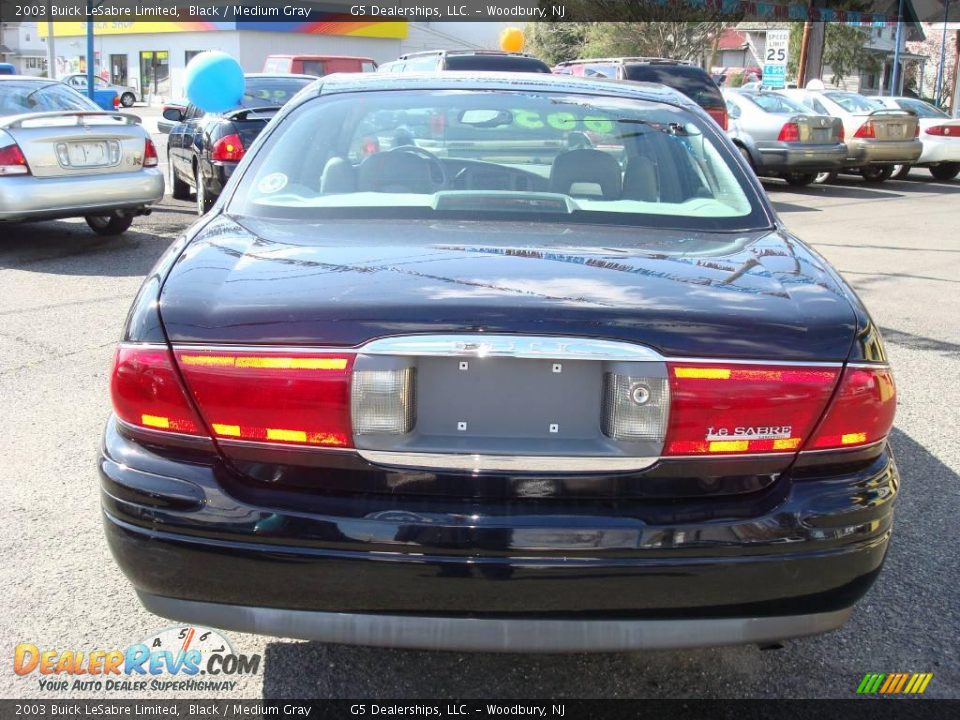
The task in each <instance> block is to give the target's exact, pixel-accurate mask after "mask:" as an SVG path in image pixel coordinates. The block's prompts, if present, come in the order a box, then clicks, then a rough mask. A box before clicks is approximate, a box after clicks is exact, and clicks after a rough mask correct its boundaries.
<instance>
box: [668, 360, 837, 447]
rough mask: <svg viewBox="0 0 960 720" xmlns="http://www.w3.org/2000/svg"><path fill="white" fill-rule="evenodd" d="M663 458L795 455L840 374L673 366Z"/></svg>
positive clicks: (767, 367)
mask: <svg viewBox="0 0 960 720" xmlns="http://www.w3.org/2000/svg"><path fill="white" fill-rule="evenodd" d="M668 374H669V378H670V393H671V405H670V422H669V425H668V428H667V438H666V442H665V444H664V455H734V454H738V453H758V452H761V453H771V452H772V453H793V452H796V451H797V450H799V449H800V446H801V445H802V444H803V442H804V440H805V439H806V438H807V437H808V436H809V434H810V432H811V430H812V429H813V426H814V423H815V422H816V421H817V418H819V417H820V415H821V413H822V412H823V409H824V407H825V406H826V404H827V401H828V400H829V398H830V394H831V392H833V388H834V386H835V385H836V382H837V377H838V375H839V370H838V369H836V368H818V367H794V366H777V365H736V364H712V363H710V364H691V363H669V365H668Z"/></svg>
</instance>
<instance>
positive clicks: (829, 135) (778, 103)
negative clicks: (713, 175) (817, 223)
mask: <svg viewBox="0 0 960 720" xmlns="http://www.w3.org/2000/svg"><path fill="white" fill-rule="evenodd" d="M723 97H724V99H725V100H726V103H727V112H728V115H729V118H730V121H729V127H728V129H727V134H728V135H729V136H730V138H731V139H732V140H733V142H734V144H735V145H736V146H737V147H738V148H740V151H741V152H742V153H743V156H744V157H745V158H746V159H747V162H749V163H750V166H751V167H753V169H754V170H755V171H756V173H757V175H771V176H775V177H782V178H783V179H784V180H786V181H787V182H788V183H790V184H791V185H797V186H800V185H809V184H810V183H812V182H813V181H814V180H816V178H817V174H818V173H820V172H831V171H834V170H836V169H838V168H840V167H842V166H843V164H844V163H845V162H846V159H847V146H846V145H845V144H844V142H843V122H842V121H841V120H840V119H839V118H835V117H831V116H829V115H815V114H814V113H813V112H812V111H811V110H810V108H808V107H807V106H805V105H803V104H801V103H798V102H796V101H794V100H791V99H790V98H788V97H785V96H783V95H779V94H777V93H771V92H748V91H740V90H724V91H723Z"/></svg>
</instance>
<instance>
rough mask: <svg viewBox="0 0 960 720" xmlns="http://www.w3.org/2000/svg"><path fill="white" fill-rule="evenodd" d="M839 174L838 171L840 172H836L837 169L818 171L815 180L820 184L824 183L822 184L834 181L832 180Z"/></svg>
mask: <svg viewBox="0 0 960 720" xmlns="http://www.w3.org/2000/svg"><path fill="white" fill-rule="evenodd" d="M839 176H840V173H838V172H836V171H833V172H822V173H817V177H816V179H815V180H814V182H815V183H817V184H818V185H822V184H824V183H832V182H834V181H835V180H836V179H837V178H838V177H839Z"/></svg>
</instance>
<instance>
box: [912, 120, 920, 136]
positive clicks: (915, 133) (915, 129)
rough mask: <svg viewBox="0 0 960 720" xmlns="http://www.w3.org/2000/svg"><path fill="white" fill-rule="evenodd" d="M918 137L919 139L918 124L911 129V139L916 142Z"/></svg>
mask: <svg viewBox="0 0 960 720" xmlns="http://www.w3.org/2000/svg"><path fill="white" fill-rule="evenodd" d="M918 137H920V125H919V124H917V126H916V127H914V128H913V139H914V140H916V139H917V138H918Z"/></svg>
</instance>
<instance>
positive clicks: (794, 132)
mask: <svg viewBox="0 0 960 720" xmlns="http://www.w3.org/2000/svg"><path fill="white" fill-rule="evenodd" d="M777 140H779V141H780V142H800V126H799V125H797V124H796V123H792V122H791V123H787V124H786V125H784V126H783V127H782V128H780V134H779V135H777Z"/></svg>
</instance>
